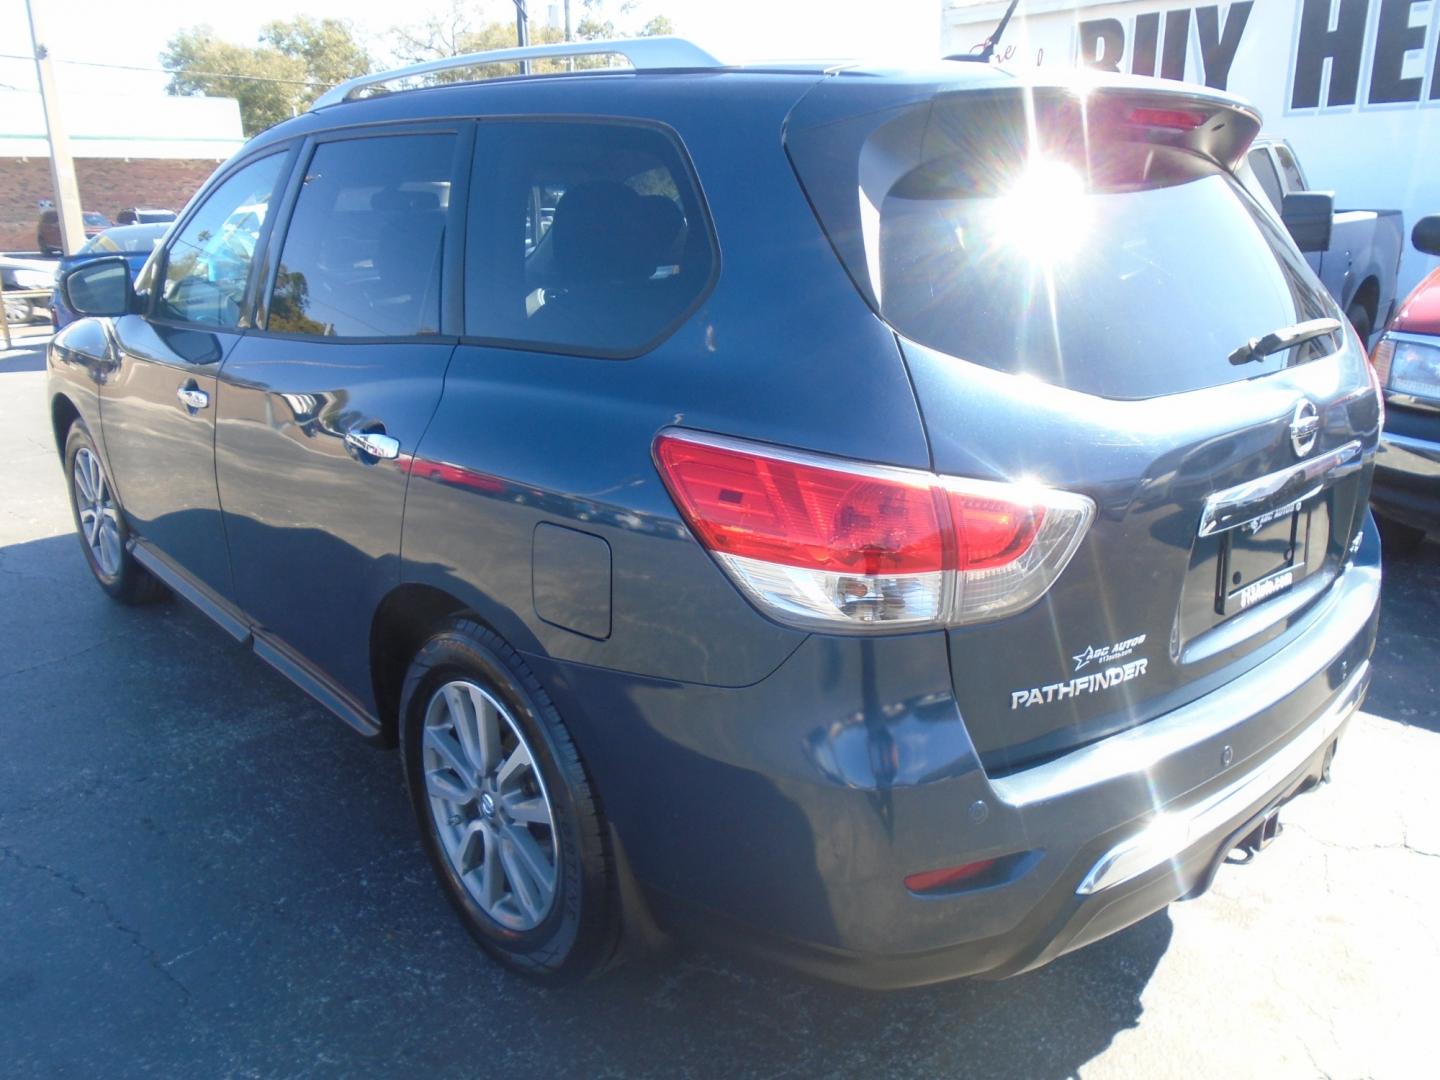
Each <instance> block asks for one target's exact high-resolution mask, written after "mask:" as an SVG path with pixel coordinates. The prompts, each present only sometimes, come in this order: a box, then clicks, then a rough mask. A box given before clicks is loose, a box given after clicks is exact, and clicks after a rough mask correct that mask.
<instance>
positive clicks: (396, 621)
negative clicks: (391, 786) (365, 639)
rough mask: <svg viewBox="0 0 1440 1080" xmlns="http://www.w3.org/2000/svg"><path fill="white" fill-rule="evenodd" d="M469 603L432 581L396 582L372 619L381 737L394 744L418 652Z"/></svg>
mask: <svg viewBox="0 0 1440 1080" xmlns="http://www.w3.org/2000/svg"><path fill="white" fill-rule="evenodd" d="M466 611H467V608H466V605H465V604H464V603H463V602H462V601H461V600H459V599H458V598H457V597H454V596H452V595H451V594H449V593H447V592H445V591H444V590H443V589H437V588H435V587H434V586H431V585H420V584H416V583H406V584H402V585H398V586H396V587H395V588H394V589H392V590H391V591H390V592H389V593H387V594H386V596H385V598H384V599H383V600H381V601H380V604H379V605H378V606H377V607H376V609H375V614H374V616H373V617H372V619H371V621H370V682H371V686H372V689H373V691H374V694H375V707H376V713H377V715H378V717H379V720H380V728H381V738H382V740H383V741H384V742H385V743H386V744H387V745H392V746H393V745H394V743H395V739H396V735H397V733H398V732H399V719H400V690H401V688H402V687H403V686H404V683H405V672H406V671H407V670H408V669H409V667H410V662H411V661H412V660H414V659H415V654H416V653H418V652H419V651H420V648H421V646H423V645H424V644H425V642H426V641H427V640H429V639H430V637H431V636H432V635H434V634H435V633H437V632H438V631H440V630H442V629H443V628H444V627H445V626H446V625H448V623H449V622H450V621H451V620H452V619H453V618H454V616H456V615H457V614H460V613H461V612H466Z"/></svg>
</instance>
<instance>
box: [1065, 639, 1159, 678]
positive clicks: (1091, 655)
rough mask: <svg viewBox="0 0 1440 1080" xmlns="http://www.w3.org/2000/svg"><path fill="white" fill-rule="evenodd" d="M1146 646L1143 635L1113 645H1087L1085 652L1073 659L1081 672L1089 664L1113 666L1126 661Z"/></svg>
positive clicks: (1077, 654) (1076, 668)
mask: <svg viewBox="0 0 1440 1080" xmlns="http://www.w3.org/2000/svg"><path fill="white" fill-rule="evenodd" d="M1144 644H1145V635H1144V634H1141V635H1140V636H1139V637H1132V638H1127V639H1126V640H1124V641H1117V642H1115V643H1114V644H1113V645H1100V646H1095V645H1086V646H1085V651H1084V652H1081V653H1076V654H1075V655H1074V656H1073V657H1071V659H1073V660H1074V661H1075V670H1076V671H1079V670H1080V669H1081V668H1083V667H1085V666H1086V665H1087V664H1113V663H1115V662H1116V661H1119V660H1124V659H1125V657H1127V656H1129V655H1130V654H1131V653H1133V652H1134V651H1135V650H1136V649H1138V648H1139V647H1140V646H1141V645H1144Z"/></svg>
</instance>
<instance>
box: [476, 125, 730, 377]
mask: <svg viewBox="0 0 1440 1080" xmlns="http://www.w3.org/2000/svg"><path fill="white" fill-rule="evenodd" d="M714 270H715V253H714V245H713V243H712V241H711V236H710V228H709V222H708V219H707V218H706V215H705V209H704V206H703V203H702V201H701V198H700V192H699V189H698V187H697V185H696V183H695V181H694V179H693V176H692V174H691V171H690V169H689V166H688V162H687V160H686V158H685V157H684V155H683V152H682V151H681V150H680V147H679V145H678V143H677V142H676V140H675V139H674V138H673V136H671V135H670V134H669V133H668V132H665V131H663V130H661V129H659V128H656V127H651V126H648V125H639V124H629V123H615V122H586V121H520V120H517V121H508V120H507V121H495V122H489V123H484V124H482V125H481V126H480V131H479V134H478V136H477V139H476V147H475V169H474V175H473V177H472V181H471V194H470V220H469V224H468V237H467V243H466V274H465V282H466V285H465V327H466V334H467V335H469V336H471V337H475V338H481V339H484V340H486V341H489V342H492V343H496V344H502V345H515V346H519V347H526V348H534V349H538V350H542V351H550V352H565V353H575V354H580V355H593V356H607V357H626V356H635V355H639V354H640V353H642V352H644V351H646V350H648V349H649V348H652V347H653V346H654V345H655V344H658V342H659V341H660V340H661V339H662V338H664V337H665V336H666V335H667V334H668V333H669V332H670V331H672V330H673V329H674V328H675V327H676V326H678V325H679V323H680V322H681V321H682V320H683V318H684V317H685V316H686V315H687V314H688V313H689V312H690V311H692V310H693V309H694V307H695V305H696V304H697V303H698V302H699V300H700V299H701V297H702V296H703V295H704V293H705V292H706V290H707V289H708V287H709V284H710V281H711V279H712V277H713V275H714Z"/></svg>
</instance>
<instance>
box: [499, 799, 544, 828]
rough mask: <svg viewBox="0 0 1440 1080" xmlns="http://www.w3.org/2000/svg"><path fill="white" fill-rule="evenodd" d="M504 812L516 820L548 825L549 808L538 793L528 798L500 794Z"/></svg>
mask: <svg viewBox="0 0 1440 1080" xmlns="http://www.w3.org/2000/svg"><path fill="white" fill-rule="evenodd" d="M501 802H503V803H504V804H505V810H506V812H507V813H508V814H509V815H510V816H511V817H512V818H514V819H515V820H516V821H519V822H523V823H526V824H533V825H549V824H550V810H549V809H548V808H547V807H546V805H545V800H544V799H543V798H541V797H540V796H539V795H536V796H534V797H533V798H529V799H521V798H516V797H513V796H509V797H506V796H502V797H501Z"/></svg>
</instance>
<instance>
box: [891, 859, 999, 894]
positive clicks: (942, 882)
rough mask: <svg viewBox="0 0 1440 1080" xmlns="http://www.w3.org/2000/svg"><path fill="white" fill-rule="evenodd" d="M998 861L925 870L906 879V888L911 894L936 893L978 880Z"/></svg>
mask: <svg viewBox="0 0 1440 1080" xmlns="http://www.w3.org/2000/svg"><path fill="white" fill-rule="evenodd" d="M997 861H998V860H996V859H981V860H980V861H979V862H972V863H966V864H965V865H964V866H947V867H945V868H944V869H943V870H925V871H923V872H921V873H919V874H911V875H910V876H909V877H907V878H906V879H905V887H906V888H907V889H909V890H910V891H911V892H918V893H923V892H935V891H937V890H939V889H945V888H949V887H951V886H954V885H958V884H960V883H961V882H962V881H969V880H970V879H971V878H977V877H979V876H980V875H981V874H983V873H985V871H987V870H989V869H990V868H991V867H992V866H994V865H995V863H996V862H997Z"/></svg>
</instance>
